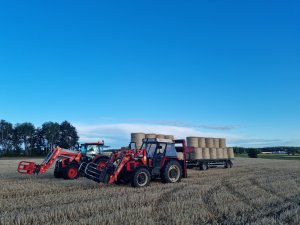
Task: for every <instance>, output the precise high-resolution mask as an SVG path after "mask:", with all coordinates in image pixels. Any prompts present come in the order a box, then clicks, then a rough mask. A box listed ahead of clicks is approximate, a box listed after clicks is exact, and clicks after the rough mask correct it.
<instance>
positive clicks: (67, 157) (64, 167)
mask: <svg viewBox="0 0 300 225" xmlns="http://www.w3.org/2000/svg"><path fill="white" fill-rule="evenodd" d="M105 147H108V146H105V145H104V142H103V141H102V142H95V143H85V144H82V145H81V146H80V151H72V150H68V149H63V148H60V147H56V148H54V149H53V150H52V151H51V152H49V154H48V155H47V157H46V158H45V159H44V161H43V162H42V164H40V165H38V164H36V163H34V162H28V161H21V162H20V163H19V165H18V172H19V173H22V174H39V173H45V172H47V170H48V169H49V168H50V167H51V166H52V164H53V163H54V162H56V163H55V169H54V177H55V178H64V179H71V180H72V179H76V178H78V176H79V175H80V173H79V166H80V164H81V163H83V162H86V163H89V162H93V163H97V164H99V163H100V161H107V160H108V159H109V155H110V152H105V151H104V148H105Z"/></svg>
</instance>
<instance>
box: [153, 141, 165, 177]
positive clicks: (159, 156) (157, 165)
mask: <svg viewBox="0 0 300 225" xmlns="http://www.w3.org/2000/svg"><path fill="white" fill-rule="evenodd" d="M166 146H167V145H166V144H165V143H158V144H157V148H156V150H155V152H154V155H153V158H152V166H153V168H152V175H160V170H161V168H162V163H163V159H164V157H165V150H166Z"/></svg>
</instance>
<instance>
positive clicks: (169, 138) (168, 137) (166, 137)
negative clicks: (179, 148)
mask: <svg viewBox="0 0 300 225" xmlns="http://www.w3.org/2000/svg"><path fill="white" fill-rule="evenodd" d="M165 139H168V140H174V139H175V137H174V136H173V135H165Z"/></svg>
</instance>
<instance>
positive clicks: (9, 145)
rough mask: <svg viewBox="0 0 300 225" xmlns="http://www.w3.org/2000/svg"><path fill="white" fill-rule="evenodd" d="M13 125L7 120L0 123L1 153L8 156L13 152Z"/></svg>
mask: <svg viewBox="0 0 300 225" xmlns="http://www.w3.org/2000/svg"><path fill="white" fill-rule="evenodd" d="M13 134H14V130H13V125H12V124H11V123H9V122H6V121H5V120H1V121H0V151H1V152H2V153H3V154H6V153H7V152H9V151H12V150H13Z"/></svg>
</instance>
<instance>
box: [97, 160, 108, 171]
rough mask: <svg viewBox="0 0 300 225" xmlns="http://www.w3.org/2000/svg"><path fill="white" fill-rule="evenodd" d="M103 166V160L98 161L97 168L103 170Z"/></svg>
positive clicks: (104, 164)
mask: <svg viewBox="0 0 300 225" xmlns="http://www.w3.org/2000/svg"><path fill="white" fill-rule="evenodd" d="M105 166H106V163H105V162H103V161H102V162H99V164H98V166H97V169H98V170H100V171H102V170H104V168H105Z"/></svg>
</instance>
